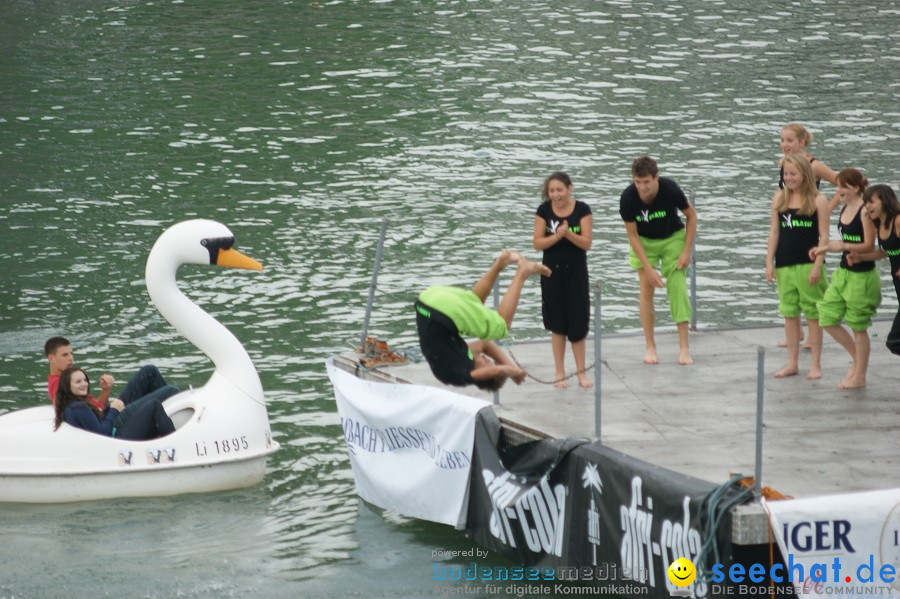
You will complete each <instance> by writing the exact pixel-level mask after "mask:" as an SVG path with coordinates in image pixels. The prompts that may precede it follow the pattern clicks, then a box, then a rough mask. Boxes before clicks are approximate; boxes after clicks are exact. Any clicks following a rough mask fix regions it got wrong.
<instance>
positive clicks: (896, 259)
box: [878, 223, 900, 285]
mask: <svg viewBox="0 0 900 599" xmlns="http://www.w3.org/2000/svg"><path fill="white" fill-rule="evenodd" d="M878 246H879V247H880V248H881V249H883V250H884V252H885V253H886V254H887V255H888V260H889V261H890V263H891V278H892V279H893V280H894V285H897V284H898V283H900V279H898V278H897V271H898V270H900V237H898V236H897V231H896V229H895V227H894V223H891V234H890V235H888V238H887V239H882V238H881V236H880V235H879V237H878Z"/></svg>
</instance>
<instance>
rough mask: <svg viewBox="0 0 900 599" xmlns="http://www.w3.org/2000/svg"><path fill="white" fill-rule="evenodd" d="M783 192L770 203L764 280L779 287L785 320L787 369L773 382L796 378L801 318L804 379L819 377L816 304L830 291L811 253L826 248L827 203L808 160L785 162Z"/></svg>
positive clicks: (794, 157) (820, 258) (820, 262)
mask: <svg viewBox="0 0 900 599" xmlns="http://www.w3.org/2000/svg"><path fill="white" fill-rule="evenodd" d="M782 168H783V169H784V189H781V190H778V191H776V192H775V195H774V197H773V198H772V210H771V219H770V225H769V242H768V248H767V251H766V280H767V281H769V283H773V282H777V284H778V311H779V312H781V315H782V316H783V317H784V334H785V337H786V338H787V349H788V364H787V366H785V367H784V368H782V369H781V370H778V371H777V372H776V373H775V376H776V377H777V378H783V377H787V376H793V375H795V374H798V373H799V371H800V370H799V360H800V330H801V329H800V314H801V313H803V314H804V315H805V316H806V319H807V321H808V322H809V340H810V345H811V346H812V347H811V349H812V364H811V366H810V369H809V373H807V375H806V378H807V379H810V380H812V379H819V378H822V329H821V328H820V327H819V311H818V307H817V304H818V302H819V300H821V299H822V297H823V296H824V295H825V289H826V288H827V287H828V284H827V283H826V276H825V265H824V263H825V257H824V255H823V254H821V253H820V254H818V255H816V256H815V257H812V256H811V255H810V254H811V253H812V252H814V251H815V250H816V248H823V247H825V246H826V245H827V243H828V225H829V214H830V213H829V210H828V200H826V199H825V196H824V195H822V194H821V193H819V191H818V190H817V189H816V185H815V179H814V177H815V175H814V174H813V171H812V167H811V166H810V165H809V160H807V158H806V156H804V155H803V154H788V155H787V156H785V157H784V164H783V167H782Z"/></svg>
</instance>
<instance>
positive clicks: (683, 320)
mask: <svg viewBox="0 0 900 599" xmlns="http://www.w3.org/2000/svg"><path fill="white" fill-rule="evenodd" d="M631 178H632V180H633V183H632V184H631V185H629V186H628V187H627V188H626V189H625V191H623V192H622V197H621V199H620V200H619V214H620V215H621V217H622V220H623V221H625V231H626V233H628V244H629V246H630V247H629V258H628V262H629V264H630V265H631V267H632V268H633V269H635V270H636V271H637V273H638V280H639V282H640V286H641V299H640V311H641V326H642V327H643V329H644V339H645V340H646V343H647V353H645V354H644V363H645V364H659V356H658V355H657V353H656V339H655V338H654V334H653V333H654V317H655V314H654V310H653V293H654V290H655V289H657V288H662V287H665V288H666V295H668V296H669V309H670V310H671V312H672V319H673V320H674V321H675V323H676V325H677V326H678V347H679V350H678V363H679V364H681V365H688V364H693V363H694V360H693V358H691V354H690V351H689V348H688V323H689V321H690V319H691V304H690V300H689V299H688V293H687V283H686V280H685V269H686V268H687V266H688V264H690V262H691V250H692V248H693V246H694V237H695V235H696V233H697V213H696V212H695V211H694V208H693V207H692V206H691V204H690V202H688V199H687V197H685V195H684V192H682V191H681V189H680V188H679V187H678V184H676V183H675V181H673V180H672V179H669V178H666V177H660V176H659V168H658V167H657V165H656V161H655V160H653V159H652V158H650V157H649V156H641V157H640V158H637V159H636V160H635V161H634V162H633V163H632V165H631ZM679 210H680V211H681V213H682V214H684V217H685V219H687V225H686V226H685V223H683V222H682V220H681V217H679V215H678V211H679ZM660 264H661V267H660V272H657V271H656V268H657V266H658V265H660ZM660 273H662V276H660ZM663 279H665V283H663Z"/></svg>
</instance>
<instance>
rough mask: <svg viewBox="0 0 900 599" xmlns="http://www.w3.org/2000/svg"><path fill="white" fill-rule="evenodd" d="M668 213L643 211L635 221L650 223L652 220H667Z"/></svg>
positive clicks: (663, 211)
mask: <svg viewBox="0 0 900 599" xmlns="http://www.w3.org/2000/svg"><path fill="white" fill-rule="evenodd" d="M665 217H666V211H665V210H657V211H656V212H650V211H649V210H641V215H640V216H635V217H634V220H636V221H637V222H639V223H648V222H650V221H651V220H656V219H658V218H665Z"/></svg>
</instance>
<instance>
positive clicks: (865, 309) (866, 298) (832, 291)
mask: <svg viewBox="0 0 900 599" xmlns="http://www.w3.org/2000/svg"><path fill="white" fill-rule="evenodd" d="M880 305H881V277H880V276H879V275H878V270H876V269H874V268H873V269H872V270H867V271H864V272H853V271H852V270H847V269H846V268H839V269H837V270H836V271H834V274H832V275H831V286H830V287H828V291H826V292H825V297H823V298H822V301H820V302H819V325H820V326H823V327H830V326H834V325H836V324H840V322H841V319H843V320H844V322H846V323H847V326H848V327H850V328H851V329H853V330H854V331H865V330H866V329H868V328H869V327H870V326H872V317H873V316H874V315H875V312H876V311H877V310H878V306H880Z"/></svg>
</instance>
